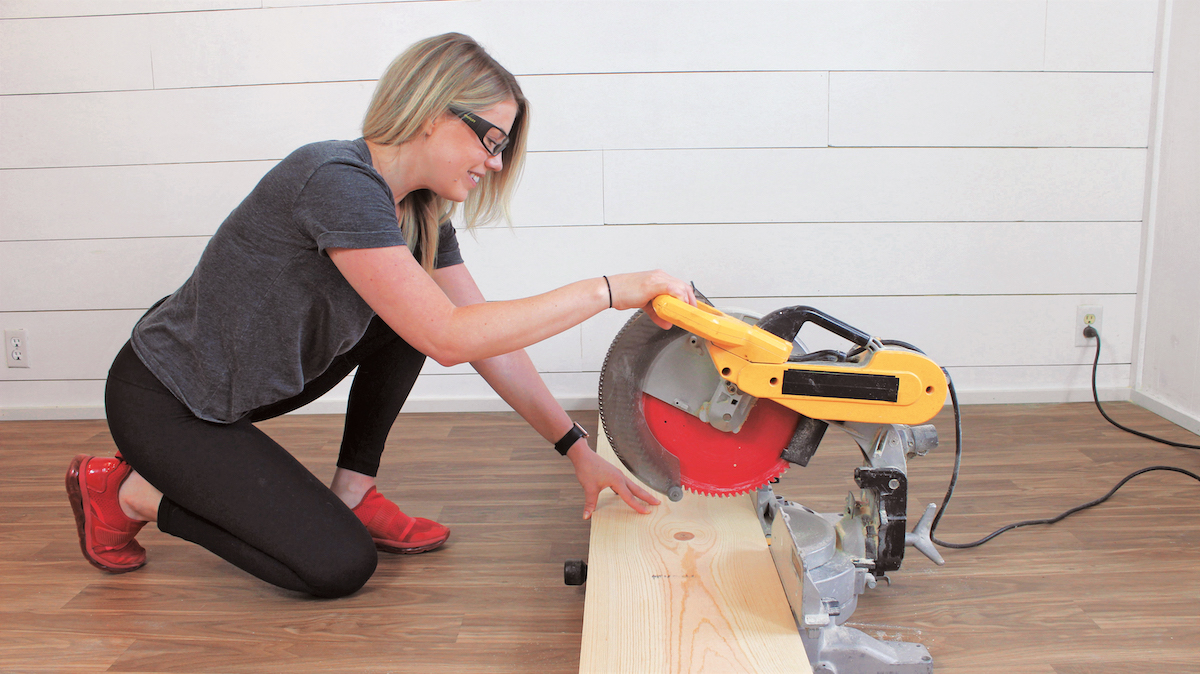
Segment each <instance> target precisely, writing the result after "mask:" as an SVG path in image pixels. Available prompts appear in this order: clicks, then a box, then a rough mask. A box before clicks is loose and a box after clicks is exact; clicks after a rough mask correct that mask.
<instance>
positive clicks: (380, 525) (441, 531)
mask: <svg viewBox="0 0 1200 674" xmlns="http://www.w3.org/2000/svg"><path fill="white" fill-rule="evenodd" d="M354 514H355V515H358V519H359V521H361V522H362V523H363V524H364V525H365V526H366V527H367V531H369V532H371V539H372V540H374V541H375V548H376V549H378V550H383V551H384V552H394V553H399V554H401V555H415V554H416V553H418V552H428V551H430V550H433V549H434V548H437V547H440V546H441V544H442V543H445V542H446V539H447V538H450V530H449V529H448V528H446V527H444V526H442V525H440V524H438V523H437V522H434V521H433V520H427V519H425V518H424V517H409V516H408V515H405V514H404V513H402V512H400V508H399V507H397V506H396V504H395V503H392V502H391V501H389V500H387V499H386V498H384V497H383V494H380V493H379V492H377V491H375V487H371V488H370V489H368V490H367V493H366V494H364V495H363V498H362V501H361V502H360V503H359V504H358V505H356V506H354Z"/></svg>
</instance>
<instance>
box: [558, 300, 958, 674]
mask: <svg viewBox="0 0 1200 674" xmlns="http://www.w3.org/2000/svg"><path fill="white" fill-rule="evenodd" d="M701 299H702V301H701V302H700V303H698V305H697V306H692V305H690V304H687V303H685V302H682V301H680V300H677V299H675V298H673V297H670V296H666V295H663V296H660V297H658V298H657V299H655V300H654V303H653V306H654V310H655V311H656V312H657V313H658V314H659V315H660V316H661V317H663V318H665V319H667V320H668V321H670V322H671V323H673V324H674V325H675V327H673V328H671V329H669V330H663V329H661V328H660V327H658V326H657V325H656V324H655V323H654V322H653V321H652V320H651V319H650V317H649V316H648V315H646V314H645V313H644V312H640V311H639V312H637V314H636V315H635V316H634V317H633V318H632V319H630V320H629V322H628V323H626V324H625V326H624V327H623V328H622V329H621V331H620V333H618V335H617V336H616V338H615V339H614V340H613V343H612V345H611V347H610V348H609V351H608V356H607V358H606V359H605V363H604V368H603V371H602V373H601V378H600V416H601V419H602V421H603V425H604V430H605V433H606V434H607V436H608V440H609V442H610V444H611V445H612V448H613V450H614V452H615V453H616V455H617V456H618V458H619V459H620V460H621V462H622V463H624V464H625V466H626V467H627V468H628V469H629V471H630V472H631V473H633V474H634V475H635V476H636V477H638V478H639V479H641V480H642V481H643V482H644V483H645V484H646V485H647V486H649V487H651V488H653V489H655V490H657V491H659V492H661V493H663V494H666V495H667V497H668V498H670V499H671V500H672V501H679V500H680V499H682V498H683V496H684V493H683V492H684V490H688V491H691V492H694V493H695V494H701V495H706V496H718V497H719V496H732V495H737V494H747V493H751V492H753V493H754V494H755V498H756V502H757V510H758V516H759V520H760V523H761V524H762V528H763V533H764V535H765V536H767V537H768V538H769V540H770V549H771V556H772V558H773V560H774V562H775V567H776V570H777V571H778V573H779V578H780V581H781V584H782V585H783V588H784V592H785V594H786V595H787V599H788V603H789V605H790V607H791V611H792V615H793V617H794V618H795V621H796V626H797V628H798V630H799V632H800V635H801V637H802V639H803V642H804V647H805V650H806V652H807V655H808V658H809V660H810V662H811V664H812V667H813V671H815V672H823V673H825V674H883V673H887V674H917V673H920V674H925V673H928V672H932V671H933V660H932V658H931V657H930V655H929V651H928V650H927V649H926V648H925V647H924V646H922V645H920V644H915V643H906V642H898V641H879V640H876V639H874V638H872V637H870V636H868V635H867V634H864V633H863V632H861V631H859V630H856V629H853V628H851V627H849V626H846V625H845V623H846V621H847V620H848V619H849V618H850V616H851V615H852V614H853V612H854V610H855V608H856V607H857V604H858V596H859V595H860V594H863V593H864V592H866V591H867V590H869V589H871V588H874V587H875V586H876V583H877V582H878V581H880V580H884V579H886V578H887V576H886V574H887V573H888V572H890V571H895V570H897V569H899V568H900V565H901V562H902V560H903V558H904V551H905V547H906V546H910V545H911V546H915V547H916V548H917V549H918V550H919V551H921V552H922V553H924V554H925V555H926V556H927V557H929V558H930V559H931V560H933V561H934V562H936V563H937V564H942V563H943V562H942V559H941V557H940V555H939V554H938V553H937V551H936V550H935V549H934V547H933V544H932V542H931V541H930V538H929V527H930V523H931V520H932V517H933V515H934V510H935V506H933V505H931V506H930V507H929V508H928V509H927V510H926V512H925V514H924V516H923V517H922V518H921V520H920V522H919V523H918V524H917V525H916V527H915V530H914V531H913V532H911V533H910V532H908V531H907V518H906V515H905V513H906V508H907V501H908V478H907V461H908V460H909V459H912V458H914V457H918V456H923V455H924V454H926V453H927V452H928V451H929V450H930V449H932V448H934V447H936V446H937V430H936V429H935V428H934V427H933V426H932V425H929V424H927V423H926V422H928V421H929V420H930V419H932V418H933V416H934V415H935V414H937V412H938V411H939V410H940V409H941V408H942V406H943V404H944V402H945V400H946V395H947V381H946V377H945V375H944V373H943V371H942V370H941V368H939V367H938V366H937V365H936V364H935V363H934V362H933V361H932V360H930V359H929V358H927V357H926V356H925V355H923V354H921V353H920V352H919V351H917V350H916V349H915V348H913V347H911V346H909V345H907V344H904V343H901V342H887V341H881V340H878V339H875V338H873V337H871V336H870V335H868V334H866V333H864V332H862V331H860V330H858V329H856V328H853V327H851V326H849V325H847V324H845V323H843V322H841V321H839V320H837V319H835V318H833V317H831V316H829V315H827V314H824V313H822V312H820V311H817V310H816V309H813V308H811V307H806V306H792V307H786V308H783V309H779V310H777V311H773V312H771V313H769V314H767V315H765V316H758V315H755V314H752V313H750V312H741V311H732V310H731V311H730V312H729V313H725V312H723V311H720V310H718V309H715V308H713V307H712V306H710V304H709V303H708V302H707V300H705V299H703V298H701ZM807 323H813V324H815V325H817V326H819V327H820V328H823V329H824V330H826V331H828V332H831V333H833V334H835V335H837V336H838V337H841V338H843V339H845V340H847V341H848V342H850V343H851V345H852V346H851V348H849V349H848V350H847V351H845V352H842V351H835V350H821V351H815V352H809V351H808V350H807V349H806V348H805V346H804V344H803V343H802V342H800V340H799V339H798V338H797V336H798V334H799V332H800V329H801V327H802V326H804V325H805V324H807ZM830 426H834V427H836V428H838V429H840V430H841V431H844V432H846V433H848V434H849V435H850V436H851V437H852V438H853V439H854V441H855V443H856V444H857V445H858V447H859V448H860V450H861V452H862V457H863V465H862V466H861V467H860V468H857V469H856V470H855V472H854V481H855V483H856V485H857V487H858V489H859V491H858V492H857V493H854V492H851V494H850V495H849V496H848V498H847V502H846V508H845V510H844V511H843V512H841V513H817V512H814V511H812V510H810V509H808V508H805V507H804V506H802V505H799V504H796V503H791V502H789V501H786V500H784V499H783V498H782V497H779V496H777V495H775V494H774V492H773V491H772V488H771V484H772V482H773V481H776V478H777V477H779V475H781V474H782V473H783V472H784V471H785V470H786V469H787V468H788V467H789V465H791V464H797V465H800V466H805V465H807V464H808V462H809V460H810V459H811V458H812V457H813V455H814V453H815V452H816V451H817V447H818V445H819V444H820V442H821V439H822V437H823V436H824V434H825V432H826V430H828V428H829V427H830ZM568 582H571V581H568ZM580 582H582V581H580Z"/></svg>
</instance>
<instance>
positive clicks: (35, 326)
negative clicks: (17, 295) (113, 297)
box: [0, 309, 145, 381]
mask: <svg viewBox="0 0 1200 674" xmlns="http://www.w3.org/2000/svg"><path fill="white" fill-rule="evenodd" d="M143 313H145V312H144V310H143V309H135V310H123V311H30V312H22V313H0V326H3V328H4V329H6V330H11V329H13V328H20V329H23V330H24V331H25V335H26V337H27V338H28V340H29V369H22V370H14V369H10V370H7V371H6V372H5V373H4V375H3V378H4V379H8V380H25V381H38V380H72V379H74V380H89V379H104V378H105V377H107V376H108V368H109V367H110V366H111V365H112V361H113V358H116V356H117V352H118V351H120V350H121V347H122V346H124V344H125V342H127V341H128V340H129V335H130V333H131V332H132V331H133V326H134V324H135V323H137V321H138V319H139V318H141V316H142V314H143Z"/></svg>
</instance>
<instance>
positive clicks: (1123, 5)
mask: <svg viewBox="0 0 1200 674" xmlns="http://www.w3.org/2000/svg"><path fill="white" fill-rule="evenodd" d="M1158 5H1159V3H1158V1H1157V0H1049V1H1048V2H1047V3H1046V70H1104V71H1120V70H1125V71H1141V72H1151V71H1153V70H1154V44H1155V37H1156V34H1157V32H1158Z"/></svg>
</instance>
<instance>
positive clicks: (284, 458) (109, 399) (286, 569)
mask: <svg viewBox="0 0 1200 674" xmlns="http://www.w3.org/2000/svg"><path fill="white" fill-rule="evenodd" d="M424 361H425V356H424V355H422V354H421V353H420V352H419V351H417V350H416V349H414V348H413V347H412V346H410V345H409V344H408V343H407V342H405V341H404V340H403V339H401V338H400V337H399V336H398V335H396V333H395V332H393V331H392V330H391V329H390V328H388V327H387V325H386V324H384V323H383V321H381V320H380V319H378V318H376V319H375V320H373V321H372V322H371V325H370V327H368V329H367V332H366V334H365V335H364V336H363V338H362V339H361V340H360V341H359V342H358V344H357V345H355V346H354V348H353V349H351V350H350V351H348V352H347V353H345V354H343V355H342V356H339V357H338V358H337V359H336V360H335V361H334V362H333V364H331V365H330V367H329V369H328V370H327V371H326V372H325V373H324V374H322V375H321V376H320V377H318V378H316V379H314V380H313V381H312V382H310V383H309V384H308V386H306V387H305V389H304V391H302V392H301V393H300V394H299V395H297V396H295V397H294V398H291V399H288V400H284V401H281V402H279V403H275V404H272V405H268V406H266V407H262V408H259V409H257V410H254V411H253V412H252V413H250V414H249V415H248V416H247V417H245V418H243V419H241V420H239V421H237V422H234V423H232V424H217V423H212V422H208V421H204V420H202V419H199V418H197V417H196V416H195V415H194V414H192V412H191V410H189V409H188V408H187V407H186V406H185V405H183V403H181V402H180V401H179V400H178V399H177V398H175V396H174V395H173V394H172V393H171V392H170V391H169V390H168V389H167V388H166V387H165V386H163V385H162V383H161V382H159V380H158V378H156V377H155V376H154V375H153V374H152V373H151V372H150V371H149V370H148V369H147V368H146V366H145V365H144V364H143V363H142V361H141V360H140V359H139V358H138V357H137V355H136V354H134V352H133V348H132V347H131V346H130V345H129V344H126V345H125V348H123V349H122V350H121V352H120V354H118V355H117V358H116V360H115V361H114V362H113V366H112V369H111V370H110V371H109V373H108V386H107V389H106V390H105V399H104V402H105V407H106V409H107V414H108V426H109V429H110V430H111V431H112V435H113V440H114V441H115V442H116V444H117V448H118V449H120V451H121V456H122V457H124V459H125V461H127V462H128V463H129V464H130V465H132V466H133V468H134V469H135V470H136V471H137V472H138V473H139V474H140V475H141V476H142V477H144V478H146V480H147V481H149V482H150V484H152V485H154V486H155V487H156V488H157V489H158V490H159V491H161V492H162V493H163V499H162V504H161V505H160V506H159V508H158V528H159V529H160V530H161V531H164V532H166V533H169V534H171V535H174V536H178V537H180V538H183V539H185V540H188V541H191V542H193V543H197V544H199V545H201V546H203V547H205V548H207V549H209V550H210V551H212V552H213V553H215V554H217V555H218V556H220V557H221V558H223V559H225V560H226V561H228V562H230V563H232V564H234V565H235V566H237V567H239V568H241V569H243V570H245V571H247V572H249V573H251V574H253V575H254V576H257V577H258V578H261V579H262V580H265V581H267V582H268V583H272V584H274V585H278V586H279V587H283V588H287V589H289V590H297V591H300V592H307V593H309V594H312V595H316V596H318V597H341V596H345V595H348V594H351V593H353V592H355V591H357V590H358V589H359V588H361V587H362V586H363V584H365V583H366V582H367V579H368V578H370V577H371V574H372V573H374V572H375V565H376V562H377V561H378V560H377V556H376V552H375V544H374V543H373V542H372V541H371V536H370V534H368V533H367V530H366V528H365V527H364V526H363V525H362V524H361V523H360V522H359V521H358V518H357V517H356V516H355V515H354V513H353V512H351V510H350V509H349V508H347V507H346V506H345V504H343V503H342V502H341V500H340V499H338V497H337V496H336V495H334V493H333V492H332V491H330V490H329V488H328V487H326V486H325V485H324V484H323V483H322V482H321V481H320V480H318V479H317V478H316V476H314V475H313V474H312V473H311V472H309V470H308V469H307V468H305V467H304V466H303V465H301V464H300V462H299V461H297V460H296V459H295V458H294V457H293V456H292V455H291V454H290V453H288V451H287V450H286V449H284V448H283V447H281V446H280V445H279V444H278V443H276V442H275V441H274V440H272V439H271V438H269V437H267V435H266V434H265V433H263V432H262V431H260V430H259V429H258V428H256V427H255V426H254V425H253V423H254V422H256V421H262V420H264V419H270V418H273V417H277V416H279V415H281V414H284V413H286V412H290V411H292V410H294V409H296V408H298V407H301V406H303V405H305V404H307V403H309V402H312V401H313V400H316V399H317V398H319V397H320V396H321V395H323V394H324V393H325V392H327V391H329V389H331V388H333V387H334V386H335V385H336V384H337V383H338V382H340V381H341V380H342V379H344V378H345V377H346V375H348V374H349V373H350V371H351V370H353V369H354V368H355V367H358V372H357V373H356V374H355V376H354V383H353V386H352V387H351V389H350V400H349V403H348V404H347V406H346V423H345V429H344V431H343V436H342V446H341V451H340V453H339V455H338V463H337V465H338V466H339V467H342V468H347V469H349V470H353V471H357V472H359V473H364V474H366V475H372V476H374V475H375V474H376V472H377V471H378V470H379V458H380V455H381V454H382V453H383V446H384V441H385V440H386V439H387V435H388V431H389V430H391V427H392V424H393V423H395V421H396V417H397V416H398V415H399V413H400V408H401V407H402V406H403V405H404V401H405V399H406V398H407V397H408V394H409V392H410V391H411V390H412V386H413V383H414V382H415V381H416V378H417V375H418V374H419V373H420V371H421V366H422V365H423V364H424Z"/></svg>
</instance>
